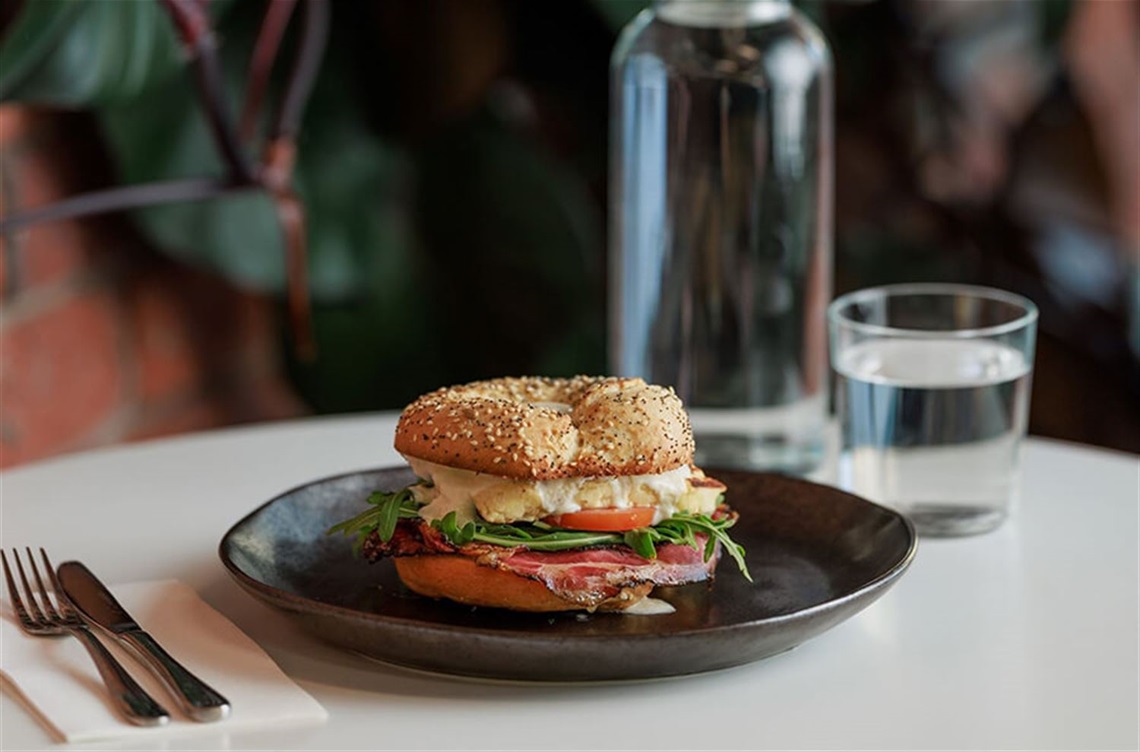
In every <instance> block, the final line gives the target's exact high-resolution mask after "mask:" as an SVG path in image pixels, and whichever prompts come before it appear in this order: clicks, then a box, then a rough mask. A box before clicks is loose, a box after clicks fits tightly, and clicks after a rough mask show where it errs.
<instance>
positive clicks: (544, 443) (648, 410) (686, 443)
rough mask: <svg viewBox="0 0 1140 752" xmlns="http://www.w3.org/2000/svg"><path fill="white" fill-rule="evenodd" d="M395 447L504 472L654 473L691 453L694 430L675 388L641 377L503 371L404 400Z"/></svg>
mask: <svg viewBox="0 0 1140 752" xmlns="http://www.w3.org/2000/svg"><path fill="white" fill-rule="evenodd" d="M396 450H397V451H399V452H401V453H402V454H404V455H405V456H409V457H416V458H418V459H423V460H428V461H430V462H436V463H439V464H441V465H447V466H449V467H455V468H459V469H463V470H471V471H474V472H481V473H490V474H493V475H499V476H503V477H506V478H519V479H531V480H551V479H555V478H566V477H586V476H614V475H652V474H657V473H664V472H667V471H669V470H672V469H674V468H677V467H680V466H681V465H686V464H690V463H691V462H692V459H693V432H692V428H691V427H690V425H689V418H688V416H687V415H686V414H685V409H684V406H683V405H682V404H681V400H680V399H679V398H678V397H677V395H676V394H675V393H674V392H673V390H672V389H666V388H665V387H661V386H655V385H652V384H646V383H645V382H644V381H642V380H641V379H621V378H607V377H590V376H576V377H574V378H571V379H552V378H541V377H523V378H502V379H493V380H490V381H477V382H474V383H471V384H465V385H462V386H453V387H448V388H445V389H439V390H437V391H434V392H431V393H430V394H426V395H424V396H423V397H420V398H419V399H417V400H416V401H415V402H413V403H412V404H410V405H408V406H407V408H405V409H404V412H403V414H401V416H400V421H399V423H398V424H397V426H396Z"/></svg>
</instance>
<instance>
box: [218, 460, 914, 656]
mask: <svg viewBox="0 0 1140 752" xmlns="http://www.w3.org/2000/svg"><path fill="white" fill-rule="evenodd" d="M725 469H726V470H728V469H729V468H725ZM403 470H411V467H410V466H408V465H406V464H405V465H385V466H380V467H369V468H363V469H357V470H348V471H345V472H340V473H334V474H332V475H327V476H323V477H320V478H315V479H313V480H309V481H306V482H304V483H299V484H297V485H294V486H292V487H290V488H288V489H286V490H284V491H281V492H279V493H277V494H275V495H274V496H273V497H272V498H270V499H269V500H267V501H265V502H264V503H262V504H259V505H258V506H257V507H256V508H254V509H253V510H251V511H250V512H249V513H247V514H246V515H244V516H243V517H242V518H241V519H239V520H238V521H237V522H235V523H233V525H231V526H230V528H229V529H228V530H226V532H225V534H224V535H223V536H222V538H221V540H220V541H219V543H218V558H220V559H221V561H222V565H223V566H224V567H225V568H226V570H227V571H228V572H229V573H230V576H231V577H233V578H234V579H235V580H237V582H238V584H240V585H241V586H242V587H244V588H247V589H252V590H254V591H257V592H259V593H260V594H262V595H264V596H266V597H269V598H272V599H273V600H274V601H275V602H276V603H278V604H282V605H283V604H285V603H288V602H289V601H299V602H301V603H302V604H304V605H305V606H308V610H315V609H314V607H315V608H317V609H320V610H321V611H322V612H325V613H328V612H334V613H337V614H340V615H343V616H346V617H349V618H353V619H359V620H364V621H368V622H379V623H384V624H389V625H392V626H406V627H414V628H417V629H421V630H426V631H429V632H436V633H439V634H455V633H457V632H459V633H462V634H466V635H473V636H475V635H478V636H482V637H486V638H492V639H509V640H518V639H529V640H542V639H546V640H551V641H555V642H564V641H566V640H575V641H601V640H609V639H612V638H613V635H608V634H583V635H573V636H567V635H564V634H559V635H549V636H545V637H544V636H543V635H542V633H541V632H537V631H535V632H531V631H525V632H510V633H505V632H503V631H501V630H496V629H489V628H484V627H469V626H464V625H457V624H439V623H437V622H432V621H426V620H423V619H415V618H406V617H401V616H393V615H389V614H383V613H378V612H375V611H361V610H359V609H355V608H349V607H347V606H339V605H336V604H332V603H323V602H321V601H316V600H314V599H312V598H309V597H307V596H304V595H300V594H298V593H295V592H292V591H289V590H284V589H282V588H278V587H276V586H274V585H270V584H268V583H265V582H262V581H260V580H257V579H255V578H254V577H252V576H251V575H249V574H247V573H246V572H244V571H242V570H241V569H240V568H239V567H238V566H237V564H236V563H235V562H233V561H232V559H231V558H230V557H229V556H228V555H227V553H226V546H227V544H228V543H230V541H231V540H232V538H233V537H234V535H235V533H236V532H237V530H238V529H239V528H241V527H242V526H243V525H244V524H245V523H246V522H248V521H249V520H251V519H252V518H253V517H255V516H257V515H258V514H260V513H261V512H263V511H264V510H266V509H267V508H269V507H270V506H272V505H273V504H275V503H278V502H279V501H281V500H282V499H284V498H286V497H288V496H290V495H292V494H294V493H296V492H298V491H301V490H303V489H305V488H309V487H310V486H315V485H318V484H321V483H330V482H334V481H337V480H340V479H342V478H348V477H351V476H357V475H364V474H368V473H380V472H394V471H403ZM731 470H732V472H745V473H749V474H753V475H773V476H778V477H779V478H780V479H781V480H784V481H790V482H792V483H795V484H800V485H808V486H817V487H820V488H824V489H826V490H827V491H829V492H832V493H838V494H842V495H844V496H847V497H849V498H851V499H853V500H855V501H856V502H859V503H862V504H868V505H870V506H872V507H875V508H877V509H880V510H882V511H884V512H886V513H887V514H889V515H891V516H893V517H895V518H897V519H898V520H900V521H901V522H902V523H903V525H904V528H905V530H906V532H907V537H908V540H909V543H908V545H907V550H906V552H905V553H904V554H903V556H902V557H901V558H900V559H899V560H898V561H896V562H895V563H894V564H893V565H892V566H891V567H890V568H888V569H887V570H886V571H884V572H882V573H880V574H879V575H878V576H877V577H875V578H873V579H871V580H868V581H867V582H865V583H863V584H861V585H859V586H858V587H857V588H855V589H854V590H852V591H850V592H848V593H844V594H843V595H840V596H838V597H835V598H829V599H828V600H825V601H823V602H822V603H816V604H814V605H811V606H807V607H805V608H799V609H796V610H794V611H790V612H788V613H785V614H777V615H775V616H769V617H764V618H761V619H750V620H748V621H741V622H736V623H733V624H722V625H715V626H705V627H695V628H693V627H689V628H683V629H678V630H670V631H669V633H668V636H669V637H670V638H685V637H688V636H692V635H709V634H731V633H732V632H735V631H739V630H744V629H756V628H757V627H758V626H761V625H769V624H770V625H774V626H775V625H779V624H781V623H783V622H786V621H792V620H796V621H798V620H801V619H805V618H808V617H810V616H812V615H814V614H816V613H821V612H825V611H829V610H833V609H835V608H837V607H838V606H841V605H842V604H844V603H846V602H848V601H851V600H854V599H856V598H858V597H860V596H862V595H866V594H869V593H873V592H874V591H876V590H878V589H879V588H881V587H883V586H885V585H887V584H889V583H891V582H894V581H895V580H897V579H899V578H900V577H901V576H902V575H903V574H904V573H905V572H906V571H907V569H909V568H910V565H911V564H912V563H913V562H914V559H915V555H916V553H917V551H918V533H917V531H916V529H915V527H914V523H913V522H912V521H911V520H910V518H909V517H907V516H906V515H905V514H902V513H901V512H899V511H897V510H894V509H891V508H889V507H886V506H883V505H882V504H878V503H876V502H873V501H871V500H869V499H866V498H863V497H862V496H858V495H856V494H853V493H850V492H848V491H844V490H843V489H840V488H837V487H835V486H829V485H826V484H823V483H817V482H815V481H811V480H807V479H805V478H799V477H795V476H791V475H785V474H782V473H771V472H763V471H751V470H740V469H731ZM868 605H870V604H868ZM300 610H302V611H306V612H307V610H306V609H300Z"/></svg>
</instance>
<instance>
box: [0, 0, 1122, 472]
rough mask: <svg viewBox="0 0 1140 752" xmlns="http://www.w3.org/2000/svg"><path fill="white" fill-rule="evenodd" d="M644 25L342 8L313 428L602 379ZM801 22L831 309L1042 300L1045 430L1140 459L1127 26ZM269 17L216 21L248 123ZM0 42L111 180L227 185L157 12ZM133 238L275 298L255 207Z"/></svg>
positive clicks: (991, 19) (877, 18) (982, 18)
mask: <svg viewBox="0 0 1140 752" xmlns="http://www.w3.org/2000/svg"><path fill="white" fill-rule="evenodd" d="M646 5H647V2H646V1H645V0H558V1H557V2H536V1H535V0H383V1H381V0H378V1H376V2H364V1H361V2H340V3H336V4H334V5H333V7H332V30H331V36H330V43H329V45H328V48H327V52H326V54H325V58H324V60H323V64H322V68H321V72H320V75H319V78H318V81H317V85H316V88H315V90H314V93H313V97H312V99H311V101H310V103H309V107H308V109H307V111H306V114H305V118H304V121H303V129H302V133H301V138H300V151H299V157H298V164H297V172H296V176H297V188H298V191H299V193H300V195H301V196H302V198H303V200H304V202H305V204H306V206H307V207H308V211H309V248H310V274H311V289H312V293H313V296H314V317H315V329H316V337H317V344H318V348H319V357H318V359H317V360H316V361H314V362H303V361H302V360H301V359H299V358H297V357H295V356H294V355H292V354H290V355H289V356H288V359H287V362H286V363H284V364H282V367H283V368H285V369H286V370H287V371H288V373H289V374H290V377H291V379H292V381H293V383H294V384H295V385H296V388H297V389H298V391H299V393H300V394H301V395H302V397H303V398H304V399H305V400H306V401H307V402H308V403H309V404H310V405H311V406H312V407H313V409H314V410H316V411H318V412H341V411H350V410H364V409H377V408H395V407H400V406H402V405H403V404H405V403H406V402H407V401H408V400H409V399H410V398H412V397H413V396H415V395H417V394H419V393H421V392H423V391H425V390H427V389H431V388H434V387H436V386H439V385H441V384H446V383H457V382H462V381H467V380H470V379H475V378H482V377H490V376H497V375H503V374H511V373H515V374H517V373H546V374H552V375H553V374H570V373H575V372H603V371H605V369H606V364H605V348H604V336H605V285H606V279H605V277H606V257H605V227H606V217H605V207H606V202H605V192H606V173H607V164H606V143H607V134H608V104H607V103H608V86H609V81H608V61H609V55H610V51H611V49H612V46H613V43H614V40H615V38H616V34H617V31H618V30H619V29H620V28H621V26H622V25H623V24H624V23H626V22H627V21H628V20H630V19H631V18H632V17H633V15H635V14H636V13H637V12H639V11H640V10H641V9H642V8H644V7H645V6H646ZM797 5H798V6H799V7H800V8H801V9H802V10H803V11H804V12H806V13H808V14H809V15H811V16H812V17H813V18H814V19H815V20H816V21H817V23H819V24H820V25H821V26H822V28H823V29H824V31H825V33H826V34H827V36H828V38H829V40H830V41H831V42H832V45H833V48H834V55H835V61H836V71H837V109H836V112H837V128H836V136H837V143H836V192H837V195H836V210H837V213H836V292H842V291H845V290H849V289H854V288H857V287H861V286H866V285H870V284H879V283H887V282H895V281H919V280H962V281H972V282H978V283H983V284H991V285H995V286H999V287H1003V288H1006V289H1010V290H1014V291H1017V292H1021V293H1023V294H1026V295H1029V296H1030V297H1031V298H1033V299H1034V300H1035V301H1037V302H1038V304H1039V306H1040V307H1041V310H1042V318H1041V345H1040V356H1039V361H1038V371H1037V377H1036V378H1037V385H1036V386H1037V389H1036V393H1035V397H1034V418H1033V421H1032V424H1031V430H1033V431H1035V432H1037V433H1044V434H1047V435H1056V436H1063V437H1066V438H1073V439H1076V440H1082V441H1092V442H1094V443H1101V444H1106V445H1110V446H1117V447H1121V448H1126V449H1132V450H1134V451H1137V450H1140V429H1138V421H1140V368H1138V366H1137V362H1138V361H1137V353H1138V352H1140V345H1138V344H1137V339H1136V338H1137V332H1138V330H1137V315H1138V314H1137V309H1138V307H1140V305H1138V304H1137V294H1138V293H1137V291H1138V290H1140V285H1138V284H1137V268H1138V266H1137V255H1138V253H1140V250H1138V249H1140V229H1138V226H1140V213H1138V212H1140V209H1137V207H1136V204H1137V203H1140V191H1138V189H1137V188H1136V178H1135V174H1136V172H1137V171H1140V157H1138V155H1137V153H1138V152H1140V145H1138V142H1140V133H1138V132H1137V130H1136V128H1137V122H1136V118H1135V113H1134V112H1133V113H1132V114H1131V115H1130V114H1129V111H1128V110H1127V108H1128V107H1129V106H1131V107H1132V108H1133V110H1135V109H1136V106H1137V101H1138V100H1137V94H1136V92H1137V90H1138V89H1140V86H1137V85H1136V84H1137V78H1136V71H1137V70H1140V60H1138V59H1137V57H1136V51H1137V49H1138V48H1140V42H1138V37H1140V12H1138V11H1137V4H1136V3H1135V2H1129V1H1127V0H1126V1H1125V2H1121V3H1106V2H1096V1H1095V0H1086V1H1085V2H1081V0H1074V2H1069V1H1068V0H1024V1H1020V2H1019V1H1018V0H996V1H994V0H978V1H977V2H958V1H957V0H872V1H871V2H838V1H836V2H800V3H797ZM1097 6H1120V7H1119V8H1118V9H1117V11H1113V12H1105V10H1104V8H1103V7H1102V8H1101V9H1100V10H1097V9H1096V8H1097ZM264 7H265V6H264V3H262V2H251V1H243V2H237V1H236V0H212V2H210V3H209V4H208V8H209V13H210V15H211V17H212V19H213V21H214V23H215V25H216V28H217V30H218V35H219V39H220V42H221V45H220V48H221V52H222V62H223V68H224V72H225V78H226V85H227V92H228V94H229V96H230V100H231V101H230V105H231V107H232V108H233V111H235V112H236V111H237V108H238V107H239V106H240V95H241V93H242V91H243V89H244V86H245V83H246V76H247V69H248V61H249V55H250V50H251V47H252V45H253V40H254V38H255V35H256V32H257V28H258V24H259V22H260V18H261V16H262V14H263V13H264ZM1121 9H1123V10H1122V11H1121ZM1113 13H1115V14H1116V15H1115V16H1114V15H1113ZM1113 18H1116V19H1117V20H1116V21H1115V22H1114V21H1113V20H1112V19H1113ZM1121 24H1122V25H1121ZM1129 24H1130V25H1129ZM0 30H2V32H0V33H2V34H3V36H2V37H0V99H3V100H14V101H21V102H29V103H34V104H39V105H47V106H52V107H64V108H74V109H82V110H85V111H88V112H90V113H91V116H92V117H93V118H94V119H95V120H96V122H97V123H98V127H99V131H100V133H101V137H102V140H103V142H104V145H105V148H106V149H107V150H108V153H109V154H110V157H111V160H112V163H113V165H114V166H115V169H116V172H117V179H118V180H119V181H120V182H121V183H138V182H143V181H150V180H157V179H169V178H175V177H188V176H195V175H210V174H218V173H219V172H220V170H221V167H222V166H221V163H220V162H219V159H218V157H217V154H216V152H215V150H214V147H213V144H212V143H211V140H210V138H209V134H208V129H207V125H206V121H205V120H204V118H203V115H202V111H201V107H200V103H199V101H198V99H197V95H196V91H195V88H194V87H193V86H192V85H191V79H190V72H189V71H188V70H187V68H186V66H185V65H184V55H183V53H182V52H181V50H180V48H179V44H178V42H177V40H176V38H175V35H174V33H173V31H172V28H171V25H170V22H169V18H168V17H167V16H166V14H165V13H164V12H163V11H162V9H161V8H160V7H159V5H158V4H157V3H156V2H149V0H134V1H132V0H105V1H104V2H83V1H81V0H30V1H25V2H23V3H8V4H7V5H6V6H5V9H4V10H3V11H0ZM290 43H291V37H289V36H287V37H286V40H285V48H286V49H288V47H289V45H290ZM1133 63H1137V65H1132V64H1133ZM274 85H275V86H278V87H279V86H280V81H275V82H274ZM1130 87H1131V88H1130ZM1121 92H1123V95H1121V94H1120V93H1121ZM1129 96H1131V99H1130V100H1129V99H1128V97H1129ZM1130 103H1131V105H1130ZM1130 117H1131V118H1132V119H1131V121H1130V120H1129V118H1130ZM1130 138H1131V141H1130ZM134 219H135V220H136V221H137V223H138V225H139V226H140V227H141V228H142V230H143V231H144V233H145V234H146V235H147V236H148V237H149V238H150V239H151V240H152V241H153V242H154V243H155V245H156V246H157V247H158V248H160V249H162V251H163V252H165V253H167V254H169V255H171V256H173V257H175V258H177V259H180V260H182V261H185V262H187V263H190V264H194V265H199V266H202V267H206V268H209V269H212V270H215V271H217V272H219V273H221V274H223V275H225V276H226V277H227V278H229V279H230V280H232V281H233V282H234V283H235V284H237V285H240V286H242V287H245V288H249V289H254V290H259V291H263V292H265V293H267V294H271V295H276V296H282V295H283V292H284V284H285V276H284V263H283V258H282V252H281V246H280V232H279V229H278V227H277V224H276V220H275V218H274V214H273V210H272V207H271V205H270V203H269V201H268V199H266V198H264V197H262V196H259V195H243V196H240V197H229V198H225V199H217V200H211V201H203V202H196V203H180V204H167V205H162V206H156V207H153V208H149V209H146V210H140V211H138V212H136V213H135V214H134ZM284 320H285V318H284V317H282V321H284ZM282 338H283V342H285V343H286V351H287V352H291V351H289V349H288V343H289V341H290V340H289V338H288V336H287V332H286V331H284V328H283V331H282Z"/></svg>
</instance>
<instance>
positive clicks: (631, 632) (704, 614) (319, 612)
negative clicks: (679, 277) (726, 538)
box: [220, 468, 916, 681]
mask: <svg viewBox="0 0 1140 752" xmlns="http://www.w3.org/2000/svg"><path fill="white" fill-rule="evenodd" d="M710 474H711V475H713V477H716V478H719V479H721V480H722V481H724V482H725V483H727V484H728V488H729V492H728V493H729V495H728V500H729V503H731V504H732V505H733V507H735V508H736V509H737V510H739V512H740V522H738V523H737V525H736V526H735V527H734V528H733V531H732V534H733V537H734V538H735V539H736V540H737V541H739V542H740V543H741V544H742V545H743V546H744V547H745V548H746V549H747V551H748V556H747V561H748V567H749V569H750V570H751V572H752V576H753V577H754V578H755V583H754V584H751V583H749V582H748V581H747V580H745V579H744V577H743V576H741V575H740V573H739V572H738V571H737V569H736V566H735V565H734V564H733V562H732V560H731V559H728V558H727V557H726V558H725V559H723V560H722V561H721V563H720V565H719V567H718V570H717V572H718V574H717V578H716V581H715V583H713V584H711V585H710V584H707V583H698V584H693V585H685V586H682V587H674V588H659V589H658V590H657V591H655V593H654V595H655V596H656V597H659V598H663V599H664V600H667V601H669V602H670V603H672V604H673V606H674V607H675V608H676V612H675V613H672V614H667V615H659V616H631V615H622V614H593V615H585V614H578V615H575V614H556V615H547V614H542V615H538V614H523V613H514V612H509V611H501V610H498V609H473V608H471V607H468V606H460V605H458V604H454V603H451V602H447V601H435V600H431V599H428V598H422V597H420V596H418V595H415V594H414V593H411V592H410V591H408V590H407V589H406V588H404V587H403V585H401V583H400V581H399V578H398V577H397V576H396V572H395V568H394V567H393V566H392V564H391V562H382V563H380V564H375V565H369V564H366V563H364V562H363V561H361V560H359V559H356V558H354V557H353V553H352V546H351V545H350V541H349V540H348V539H347V538H344V537H342V536H339V535H337V536H326V535H325V534H324V531H325V530H326V529H327V528H328V527H329V526H330V525H333V524H334V523H336V522H339V521H341V520H343V519H347V518H348V517H351V516H352V515H354V514H356V513H357V512H358V511H359V510H360V509H361V505H362V503H363V500H364V499H365V497H366V496H367V495H368V493H369V492H370V491H373V490H376V489H382V490H394V489H396V488H401V487H403V486H405V485H407V484H408V483H409V482H411V480H412V478H413V475H412V473H411V471H410V470H408V469H407V468H389V469H384V470H371V471H366V472H359V473H351V474H348V475H340V476H337V477H333V478H327V479H324V480H318V481H315V482H313V483H310V484H308V485H304V486H301V487H300V488H295V489H293V490H292V491H288V492H286V493H284V494H282V495H280V496H278V497H277V498H275V499H273V500H272V501H270V502H269V503H267V504H265V505H264V506H262V507H261V508H260V509H258V510H256V511H255V512H253V513H252V514H250V515H249V516H247V517H246V518H245V519H243V520H242V521H241V522H239V523H237V525H235V526H234V527H233V528H232V529H231V530H230V531H229V532H228V533H226V536H225V537H224V538H223V539H222V542H221V549H220V554H221V557H222V561H223V563H224V564H225V565H226V568H227V569H228V570H229V571H230V574H232V575H233V577H234V578H235V579H236V580H237V582H238V584H239V585H241V586H242V587H243V588H245V589H246V590H247V591H249V592H250V593H251V594H252V595H253V596H254V597H256V598H258V599H260V600H262V601H263V602H265V603H267V604H269V605H270V606H273V607H275V608H278V609H281V610H282V611H284V612H285V613H286V614H288V615H289V616H291V617H293V618H294V619H295V620H296V621H297V622H298V623H299V624H300V625H301V626H303V627H304V628H306V629H307V630H309V631H310V632H312V633H313V634H314V635H316V636H318V637H320V638H321V639H324V640H326V641H328V642H331V643H333V644H335V645H338V646H341V647H344V648H348V649H350V650H355V651H358V652H360V653H363V654H365V655H368V656H371V657H374V658H378V659H381V660H383V661H387V662H390V663H396V664H400V665H404V666H409V667H413V668H419V669H426V670H429V671H437V672H443V673H450V674H463V675H468V676H479V677H488V678H499V679H525V680H538V681H587V680H609V679H644V678H649V677H656V676H671V675H676V674H691V673H696V672H699V671H709V670H713V669H719V668H726V667H728V666H735V665H738V664H742V663H748V662H751V661H755V660H759V659H761V658H765V657H767V656H770V655H774V654H776V653H780V652H782V651H784V650H788V649H789V648H792V647H795V646H796V645H798V644H799V643H801V642H803V641H804V640H806V639H808V638H810V637H814V636H815V635H818V634H819V633H821V632H823V631H824V630H827V629H829V628H831V627H833V626H835V625H836V624H838V623H839V622H841V621H843V620H844V619H847V618H848V617H850V616H852V615H853V614H855V613H857V612H858V611H860V610H861V609H863V608H865V607H866V606H867V605H868V604H870V603H871V602H872V601H874V600H875V599H876V598H878V597H879V596H880V595H882V594H883V593H884V592H886V590H887V589H888V588H889V587H890V586H891V585H893V584H894V583H895V581H896V580H898V578H899V577H900V576H902V574H903V572H904V571H906V568H907V567H908V566H909V565H910V562H911V559H912V558H913V557H914V551H915V545H916V537H915V533H914V528H913V527H912V526H911V524H910V522H909V521H907V520H906V519H905V518H903V517H901V516H900V515H898V514H896V513H895V512H892V511H890V510H887V509H884V508H883V507H880V506H877V505H875V504H872V503H871V502H869V501H865V500H863V499H860V498H858V497H855V496H851V495H849V494H846V493H843V492H841V491H837V490H836V489H834V488H829V487H826V486H820V485H816V484H814V483H809V482H807V481H802V480H795V479H791V478H786V477H783V476H778V475H764V474H757V473H745V472H739V471H729V470H712V471H710Z"/></svg>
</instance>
